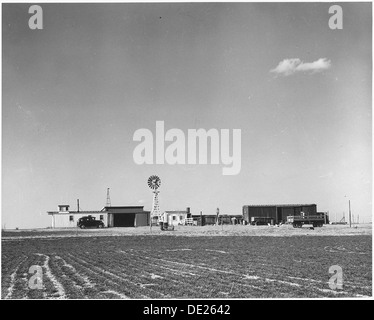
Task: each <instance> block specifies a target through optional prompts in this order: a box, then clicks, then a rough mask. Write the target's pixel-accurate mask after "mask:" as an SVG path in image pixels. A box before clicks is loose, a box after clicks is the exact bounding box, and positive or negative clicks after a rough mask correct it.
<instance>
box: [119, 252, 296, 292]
mask: <svg viewBox="0 0 374 320" xmlns="http://www.w3.org/2000/svg"><path fill="white" fill-rule="evenodd" d="M119 252H122V253H124V254H130V255H132V256H134V257H137V255H135V254H134V253H132V252H126V251H123V250H120V251H119ZM141 259H142V260H144V259H146V260H150V261H151V265H152V269H153V270H154V267H160V268H166V269H168V266H172V267H178V266H182V269H183V268H185V267H190V268H200V269H202V270H199V271H202V272H203V273H202V274H200V276H203V277H204V278H212V276H213V277H214V278H216V276H217V275H216V273H217V272H221V273H224V274H226V275H231V276H234V279H229V278H219V279H216V280H217V281H211V286H212V287H214V288H217V287H220V288H222V289H227V288H231V289H230V291H232V288H233V287H237V288H239V287H244V288H250V289H252V290H253V289H255V290H257V291H261V292H263V291H266V288H264V287H263V281H265V282H269V283H271V282H278V283H282V284H284V285H288V286H292V287H301V284H298V283H294V282H287V281H282V280H279V279H270V278H264V277H258V276H252V277H251V276H248V275H246V274H242V273H236V272H234V271H232V270H230V271H228V270H221V269H217V268H211V267H206V266H201V265H195V264H190V263H185V262H179V261H172V260H167V259H162V258H157V257H149V256H145V255H142V256H141ZM155 260H159V261H161V263H157V262H156V261H155ZM162 263H166V266H165V265H163V264H162ZM143 265H144V262H143ZM177 271H178V270H177ZM197 273H198V272H197ZM161 274H162V275H163V276H164V277H165V278H170V277H169V274H166V275H164V274H163V273H161ZM170 280H172V279H170ZM243 280H250V281H251V282H255V283H258V282H261V283H260V285H261V287H260V286H256V285H254V284H246V283H243ZM175 282H179V283H181V284H182V285H190V284H191V280H190V281H188V282H185V281H175ZM192 283H193V281H192ZM194 288H195V289H194V291H193V292H192V293H195V294H196V291H197V290H196V287H194ZM198 289H199V290H201V291H208V292H211V290H209V289H207V288H206V287H201V288H198ZM194 297H195V296H194Z"/></svg>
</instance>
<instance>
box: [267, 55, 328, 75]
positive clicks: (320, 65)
mask: <svg viewBox="0 0 374 320" xmlns="http://www.w3.org/2000/svg"><path fill="white" fill-rule="evenodd" d="M330 67H331V61H330V60H327V59H326V58H320V59H318V60H316V61H314V62H303V61H301V60H300V59H299V58H294V59H284V60H283V61H281V62H279V64H278V66H277V67H276V68H274V69H272V70H270V72H273V73H276V74H281V75H284V76H289V75H292V74H294V73H296V72H309V73H316V72H321V71H324V70H327V69H329V68H330Z"/></svg>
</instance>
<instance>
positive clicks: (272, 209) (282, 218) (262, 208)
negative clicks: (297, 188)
mask: <svg viewBox="0 0 374 320" xmlns="http://www.w3.org/2000/svg"><path fill="white" fill-rule="evenodd" d="M301 212H304V213H305V214H306V215H316V214H317V205H316V204H275V205H245V206H243V219H244V221H245V222H246V223H250V222H251V219H252V218H253V217H259V218H269V222H272V223H273V224H274V223H275V224H278V223H285V222H286V221H287V216H294V215H300V213H301Z"/></svg>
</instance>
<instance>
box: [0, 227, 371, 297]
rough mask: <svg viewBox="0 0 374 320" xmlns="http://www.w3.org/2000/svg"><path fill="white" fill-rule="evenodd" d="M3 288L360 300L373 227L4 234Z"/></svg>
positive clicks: (11, 293) (38, 293) (17, 293)
mask: <svg viewBox="0 0 374 320" xmlns="http://www.w3.org/2000/svg"><path fill="white" fill-rule="evenodd" d="M334 265H335V266H339V267H341V268H342V272H343V288H342V289H340V290H339V289H336V290H332V289H331V288H330V286H329V279H330V277H331V276H332V275H333V274H330V273H329V268H330V267H331V266H334ZM31 266H40V267H41V270H42V274H43V276H42V279H41V280H42V286H41V287H40V288H39V289H32V288H31V287H30V281H31V277H32V276H33V272H30V267H31ZM34 283H35V282H34ZM1 288H2V290H1V297H2V299H88V298H89V299H154V298H156V299H170V298H183V299H190V298H202V299H204V298H221V299H224V298H306V297H308V298H321V297H330V298H340V297H342V298H347V297H349V298H352V297H353V298H360V297H368V296H371V295H372V237H371V225H368V226H364V225H363V226H361V227H358V228H357V229H355V228H351V229H350V228H348V227H347V226H324V227H322V228H316V229H315V230H310V229H308V228H306V227H305V228H302V229H294V228H292V227H289V226H281V227H268V226H265V227H250V226H224V227H223V230H222V227H220V226H217V227H214V226H211V227H208V226H207V227H178V228H176V230H174V231H167V232H162V231H161V230H159V229H158V228H156V227H154V228H152V233H151V231H150V229H149V227H147V228H116V229H104V230H72V229H71V230H50V229H49V230H48V229H45V230H21V231H20V230H18V231H5V232H3V234H2V283H1Z"/></svg>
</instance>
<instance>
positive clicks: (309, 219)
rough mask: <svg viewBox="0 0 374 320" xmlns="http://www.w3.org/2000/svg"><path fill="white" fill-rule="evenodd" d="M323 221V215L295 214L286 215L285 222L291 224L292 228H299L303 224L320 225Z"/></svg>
mask: <svg viewBox="0 0 374 320" xmlns="http://www.w3.org/2000/svg"><path fill="white" fill-rule="evenodd" d="M324 222H325V217H324V216H323V215H303V214H301V215H297V216H288V217H287V223H290V224H292V225H293V227H294V228H301V227H302V226H303V225H304V224H311V225H313V227H322V226H323V224H324Z"/></svg>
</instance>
